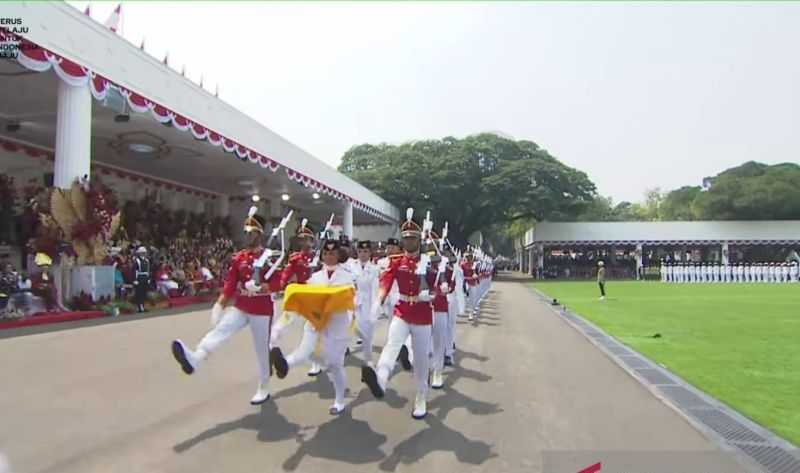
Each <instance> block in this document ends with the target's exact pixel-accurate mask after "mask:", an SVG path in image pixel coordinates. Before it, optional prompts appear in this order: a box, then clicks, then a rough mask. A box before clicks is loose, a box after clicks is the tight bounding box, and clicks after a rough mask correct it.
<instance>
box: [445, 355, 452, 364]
mask: <svg viewBox="0 0 800 473" xmlns="http://www.w3.org/2000/svg"><path fill="white" fill-rule="evenodd" d="M444 365H445V366H453V360H452V359H451V358H450V357H449V356H448V357H447V358H445V359H444Z"/></svg>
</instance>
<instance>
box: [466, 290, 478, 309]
mask: <svg viewBox="0 0 800 473" xmlns="http://www.w3.org/2000/svg"><path fill="white" fill-rule="evenodd" d="M468 287H469V294H467V313H469V312H476V311H477V310H478V286H468Z"/></svg>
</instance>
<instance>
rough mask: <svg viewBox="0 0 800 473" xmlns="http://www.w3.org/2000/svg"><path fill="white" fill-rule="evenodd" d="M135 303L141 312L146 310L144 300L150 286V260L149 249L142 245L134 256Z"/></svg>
mask: <svg viewBox="0 0 800 473" xmlns="http://www.w3.org/2000/svg"><path fill="white" fill-rule="evenodd" d="M133 287H134V293H133V303H134V304H136V308H137V309H138V311H139V313H141V312H144V311H145V310H144V301H145V299H146V297H147V290H148V289H149V288H150V260H149V259H147V249H146V248H145V247H143V246H140V247H139V249H137V250H136V256H135V257H134V258H133Z"/></svg>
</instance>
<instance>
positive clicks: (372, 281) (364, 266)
mask: <svg viewBox="0 0 800 473" xmlns="http://www.w3.org/2000/svg"><path fill="white" fill-rule="evenodd" d="M351 270H352V271H353V274H354V278H355V285H356V310H355V316H356V329H358V332H359V333H360V334H361V339H362V341H363V343H362V345H361V347H362V351H361V358H362V360H363V361H364V363H371V362H372V339H373V338H374V335H375V322H376V321H377V320H376V319H377V317H376V316H377V314H378V311H377V305H378V304H379V303H380V302H379V301H378V277H379V276H380V269H379V268H378V265H376V264H374V263H372V262H370V261H367V262H366V263H361V262H360V261H358V260H355V263H354V264H351Z"/></svg>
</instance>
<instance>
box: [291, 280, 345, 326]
mask: <svg viewBox="0 0 800 473" xmlns="http://www.w3.org/2000/svg"><path fill="white" fill-rule="evenodd" d="M354 308H355V288H354V287H352V286H320V285H316V284H289V286H288V287H287V288H286V292H285V293H284V298H283V310H284V312H285V311H292V312H296V313H297V314H299V315H300V316H301V317H303V318H304V319H306V320H308V321H309V322H310V323H311V325H313V326H314V328H315V329H316V330H317V331H320V330H322V329H324V328H325V326H326V325H328V321H330V319H331V316H332V315H333V314H334V313H336V312H342V311H346V310H353V309H354Z"/></svg>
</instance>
